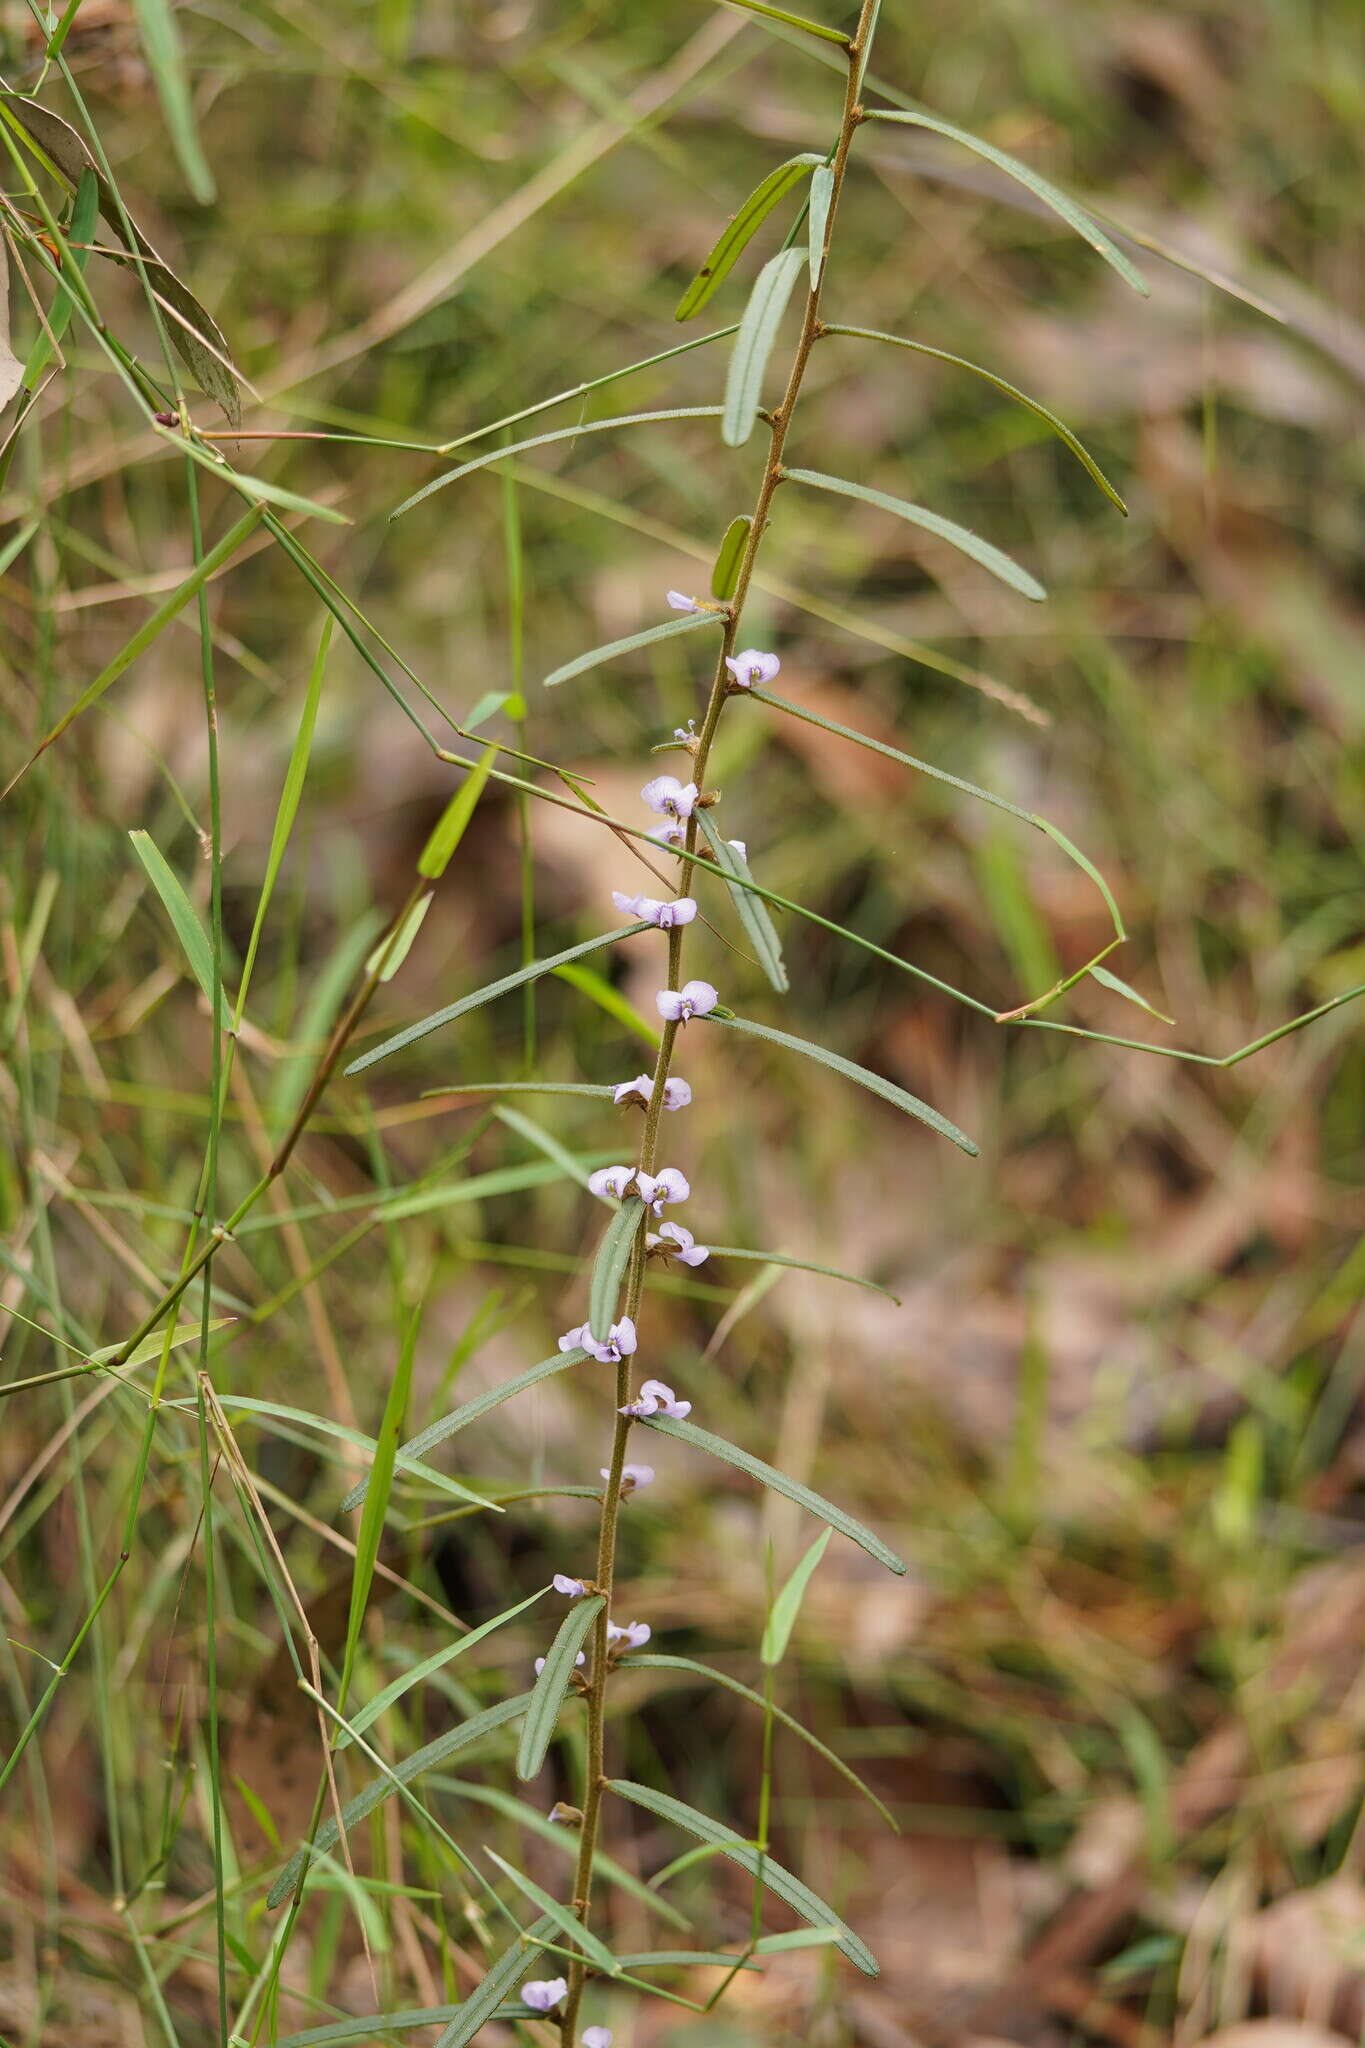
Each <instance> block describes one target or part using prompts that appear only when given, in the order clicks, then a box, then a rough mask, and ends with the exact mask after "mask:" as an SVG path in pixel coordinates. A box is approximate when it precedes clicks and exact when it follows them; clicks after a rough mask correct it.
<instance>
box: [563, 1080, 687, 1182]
mask: <svg viewBox="0 0 1365 2048" xmlns="http://www.w3.org/2000/svg"><path fill="white" fill-rule="evenodd" d="M653 1093H654V1077H653V1075H652V1074H637V1075H636V1076H635V1079H634V1080H633V1081H621V1082H619V1083H618V1084H617V1086H616V1087H615V1088H613V1090H612V1097H613V1100H614V1101H616V1102H638V1103H639V1104H640V1105H641V1107H643V1106H644V1104H646V1103H647V1102H648V1101H649V1099H650V1097H651V1096H652V1095H653ZM691 1100H692V1088H691V1084H690V1083H689V1082H687V1081H684V1080H682V1079H681V1078H676V1079H672V1080H668V1081H665V1082H664V1108H665V1109H686V1107H687V1105H688V1103H689V1102H690V1101H691ZM594 1178H595V1176H593V1175H589V1178H588V1186H589V1187H592V1183H593V1179H594ZM593 1192H594V1193H596V1189H594V1190H593Z"/></svg>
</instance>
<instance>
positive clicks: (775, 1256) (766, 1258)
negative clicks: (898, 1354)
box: [710, 1244, 901, 1308]
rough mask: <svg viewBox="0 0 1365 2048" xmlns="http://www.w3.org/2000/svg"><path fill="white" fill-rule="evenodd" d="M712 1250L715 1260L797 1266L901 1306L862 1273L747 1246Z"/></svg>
mask: <svg viewBox="0 0 1365 2048" xmlns="http://www.w3.org/2000/svg"><path fill="white" fill-rule="evenodd" d="M710 1249H711V1256H712V1258H713V1259H753V1260H754V1261H756V1263H757V1264H758V1265H760V1266H795V1267H796V1268H797V1269H798V1270H799V1271H800V1272H802V1273H819V1274H821V1275H823V1277H824V1278H825V1279H826V1280H846V1281H847V1282H848V1284H849V1285H850V1287H867V1288H870V1289H871V1291H872V1293H873V1294H881V1295H884V1296H885V1297H886V1299H887V1300H888V1301H894V1302H895V1304H896V1307H897V1308H899V1307H900V1305H901V1298H900V1296H899V1295H898V1294H893V1293H892V1292H891V1289H890V1288H889V1287H882V1286H879V1285H878V1283H877V1281H875V1280H865V1279H864V1278H863V1275H862V1274H861V1273H841V1272H840V1271H839V1268H838V1267H837V1266H817V1265H815V1264H814V1263H813V1262H812V1261H811V1260H810V1259H794V1258H791V1257H789V1256H788V1254H787V1253H786V1252H759V1251H754V1250H752V1249H751V1248H750V1247H749V1246H747V1245H738V1244H713V1245H712V1246H711V1248H710Z"/></svg>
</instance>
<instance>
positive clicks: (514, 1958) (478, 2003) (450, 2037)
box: [436, 1917, 554, 2048]
mask: <svg viewBox="0 0 1365 2048" xmlns="http://www.w3.org/2000/svg"><path fill="white" fill-rule="evenodd" d="M553 1927H554V1922H553V1921H552V1920H549V1919H547V1918H544V1917H542V1918H541V1919H539V1920H537V1921H536V1923H535V1925H534V1926H533V1927H531V1928H530V1929H529V1930H528V1931H527V1932H526V1933H525V1934H522V1935H519V1936H518V1937H517V1939H516V1940H515V1941H514V1942H513V1943H512V1945H511V1947H510V1948H506V1949H504V1950H503V1952H502V1954H501V1955H500V1956H499V1957H498V1959H497V1961H496V1962H495V1963H494V1964H493V1966H492V1968H491V1969H490V1970H489V1972H488V1974H487V1976H486V1977H485V1978H484V1979H483V1981H482V1983H480V1984H476V1985H475V1987H474V1989H473V1990H472V1991H471V1992H470V1994H469V1996H468V1998H466V2000H465V2002H464V2004H463V2005H462V2006H461V2007H460V2009H459V2012H458V2013H457V2014H456V2016H455V2018H454V2019H453V2020H451V2021H450V2023H449V2025H448V2026H447V2027H446V2028H445V2029H444V2031H443V2032H442V2033H441V2034H439V2035H438V2036H437V2040H436V2048H464V2044H465V2042H466V2041H472V2040H473V2038H474V2036H475V2034H477V2033H478V2031H479V2028H480V2027H481V2026H482V2025H483V2024H484V2022H485V2021H486V2020H491V2019H492V2017H493V2015H494V2013H495V2012H496V2011H497V2009H498V2007H499V2006H500V2005H501V2004H502V2002H503V1999H504V1998H505V1997H506V1995H507V1993H508V1992H509V1991H510V1990H511V1989H512V1987H513V1985H514V1984H515V1983H516V1982H517V1981H518V1979H519V1978H521V1977H522V1976H524V1975H525V1973H526V1971H527V1970H528V1969H529V1967H530V1965H531V1963H532V1961H533V1960H534V1957H533V1956H532V1954H531V1953H530V1950H529V1949H528V1943H534V1942H536V1941H537V1940H538V1939H540V1938H541V1937H543V1936H544V1935H547V1934H549V1933H551V1932H552V1931H553ZM527 2017H528V2018H531V2017H532V2015H531V2013H530V2011H529V2009H528V2011H527ZM535 2017H539V2015H535Z"/></svg>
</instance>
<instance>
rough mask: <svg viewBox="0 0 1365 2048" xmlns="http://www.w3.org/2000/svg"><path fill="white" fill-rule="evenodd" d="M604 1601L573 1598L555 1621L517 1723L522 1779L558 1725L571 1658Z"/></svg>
mask: <svg viewBox="0 0 1365 2048" xmlns="http://www.w3.org/2000/svg"><path fill="white" fill-rule="evenodd" d="M606 1604H607V1603H606V1601H605V1600H604V1598H603V1597H602V1595H601V1594H600V1593H594V1594H593V1595H592V1597H591V1599H588V1600H575V1601H574V1603H573V1606H572V1607H571V1608H570V1609H569V1611H568V1613H567V1614H566V1615H565V1617H564V1619H563V1621H561V1623H560V1624H559V1633H558V1635H556V1637H555V1639H554V1641H553V1642H552V1643H551V1645H550V1648H549V1651H548V1653H547V1655H546V1658H545V1662H544V1663H543V1664H542V1665H541V1667H540V1676H539V1677H538V1678H537V1679H536V1682H535V1687H534V1689H533V1691H532V1693H531V1700H530V1704H529V1706H528V1707H527V1709H526V1719H525V1720H524V1721H523V1722H522V1724H521V1741H520V1743H519V1744H518V1745H517V1776H518V1777H519V1778H520V1779H521V1780H522V1781H523V1783H524V1782H525V1781H526V1780H527V1779H528V1778H534V1777H535V1775H536V1773H537V1772H538V1771H539V1769H540V1767H541V1765H542V1764H543V1763H544V1761H545V1752H546V1750H547V1749H548V1748H549V1747H550V1742H551V1740H552V1738H553V1736H554V1732H555V1729H556V1728H557V1727H558V1725H559V1710H560V1708H561V1707H562V1706H563V1704H564V1695H565V1693H566V1692H567V1691H568V1690H569V1680H570V1679H571V1678H572V1677H573V1672H574V1659H575V1658H576V1657H577V1655H578V1653H579V1651H580V1650H581V1649H582V1647H583V1641H584V1638H585V1637H586V1635H587V1633H588V1630H589V1629H590V1628H591V1627H592V1625H593V1623H594V1622H595V1621H596V1619H597V1617H598V1615H599V1614H600V1613H601V1612H602V1609H603V1608H604V1607H605V1606H606Z"/></svg>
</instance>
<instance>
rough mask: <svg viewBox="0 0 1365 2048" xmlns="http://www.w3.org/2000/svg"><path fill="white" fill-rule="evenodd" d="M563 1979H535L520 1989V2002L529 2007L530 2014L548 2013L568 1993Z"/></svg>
mask: <svg viewBox="0 0 1365 2048" xmlns="http://www.w3.org/2000/svg"><path fill="white" fill-rule="evenodd" d="M568 1989H569V1987H568V1984H567V1983H566V1982H565V1980H564V1978H563V1977H535V1978H532V1980H531V1982H530V1983H529V1984H523V1985H522V1987H521V2001H522V2004H523V2005H529V2006H530V2008H531V2010H532V2012H550V2011H551V2010H552V2009H553V2008H554V2007H555V2006H557V2005H558V2004H559V2003H560V2001H561V2000H562V1999H563V1998H564V1996H565V1995H566V1993H567V1992H568Z"/></svg>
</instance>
